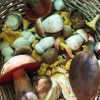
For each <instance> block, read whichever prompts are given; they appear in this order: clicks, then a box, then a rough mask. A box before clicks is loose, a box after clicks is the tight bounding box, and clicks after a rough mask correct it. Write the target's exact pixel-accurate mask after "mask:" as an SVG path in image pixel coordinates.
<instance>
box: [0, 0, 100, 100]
mask: <svg viewBox="0 0 100 100" xmlns="http://www.w3.org/2000/svg"><path fill="white" fill-rule="evenodd" d="M23 1H24V0H0V25H1V23H2V22H3V21H4V20H5V17H6V16H7V14H8V13H9V12H11V11H19V12H21V13H22V14H23V15H24V10H25V8H26V6H25V4H24V3H23ZM63 1H64V3H65V5H66V6H65V9H73V8H74V9H78V10H80V11H81V12H82V13H83V14H84V15H85V17H86V18H87V20H89V21H90V20H92V19H93V18H94V17H95V16H96V15H97V14H100V0H63ZM0 27H1V26H0ZM97 27H98V31H99V32H100V21H99V22H98V25H97ZM99 34H100V33H99ZM1 59H2V57H1ZM1 65H2V62H0V67H1ZM98 97H99V96H98ZM0 100H14V90H13V88H12V85H11V84H10V85H9V84H8V85H6V86H0ZM97 100H99V99H97Z"/></svg>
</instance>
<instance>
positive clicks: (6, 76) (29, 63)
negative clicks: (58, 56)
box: [0, 55, 40, 100]
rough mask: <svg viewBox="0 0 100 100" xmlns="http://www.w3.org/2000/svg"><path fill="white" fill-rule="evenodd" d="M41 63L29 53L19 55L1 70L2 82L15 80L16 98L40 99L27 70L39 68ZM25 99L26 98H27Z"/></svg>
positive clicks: (21, 99) (18, 99) (0, 81)
mask: <svg viewBox="0 0 100 100" xmlns="http://www.w3.org/2000/svg"><path fill="white" fill-rule="evenodd" d="M39 66H40V64H39V63H38V62H37V61H36V60H35V59H34V58H32V57H31V56H29V55H17V56H14V57H12V58H11V59H9V60H8V61H7V62H6V63H5V64H4V66H3V68H2V70H1V77H0V84H6V83H8V82H10V81H11V80H14V88H15V93H16V100H23V99H25V98H26V99H27V100H30V98H32V100H38V99H37V96H36V95H35V93H34V89H33V88H32V84H31V82H30V79H29V77H28V75H27V74H26V72H25V71H30V70H31V71H32V70H34V71H35V70H37V69H38V68H39ZM26 99H25V100H26Z"/></svg>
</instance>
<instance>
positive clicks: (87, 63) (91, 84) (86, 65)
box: [69, 51, 100, 100]
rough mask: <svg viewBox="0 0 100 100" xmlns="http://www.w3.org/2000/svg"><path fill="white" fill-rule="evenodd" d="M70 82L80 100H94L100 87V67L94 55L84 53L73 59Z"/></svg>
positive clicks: (88, 52)
mask: <svg viewBox="0 0 100 100" xmlns="http://www.w3.org/2000/svg"><path fill="white" fill-rule="evenodd" d="M69 80H70V84H71V86H72V89H73V91H74V93H75V95H76V97H77V98H78V100H94V97H95V96H96V95H97V93H98V91H99V87H100V66H99V64H98V61H97V59H96V57H95V55H94V54H93V53H91V52H90V51H82V52H81V53H79V54H77V55H76V56H75V57H74V58H73V60H72V63H71V66H70V70H69Z"/></svg>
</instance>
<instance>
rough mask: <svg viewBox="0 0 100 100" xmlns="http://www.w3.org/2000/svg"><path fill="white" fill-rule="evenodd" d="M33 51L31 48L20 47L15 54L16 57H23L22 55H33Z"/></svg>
mask: <svg viewBox="0 0 100 100" xmlns="http://www.w3.org/2000/svg"><path fill="white" fill-rule="evenodd" d="M31 52H32V49H31V48H30V47H29V46H21V47H18V48H17V49H16V50H15V52H14V55H15V56H16V55H22V54H27V55H31Z"/></svg>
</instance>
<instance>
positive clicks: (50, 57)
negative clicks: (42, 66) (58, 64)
mask: <svg viewBox="0 0 100 100" xmlns="http://www.w3.org/2000/svg"><path fill="white" fill-rule="evenodd" d="M58 54H59V53H58V50H57V49H55V48H49V49H48V50H47V51H46V52H44V53H43V54H42V61H43V62H44V63H47V64H52V63H53V62H55V61H56V60H57V57H58Z"/></svg>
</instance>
